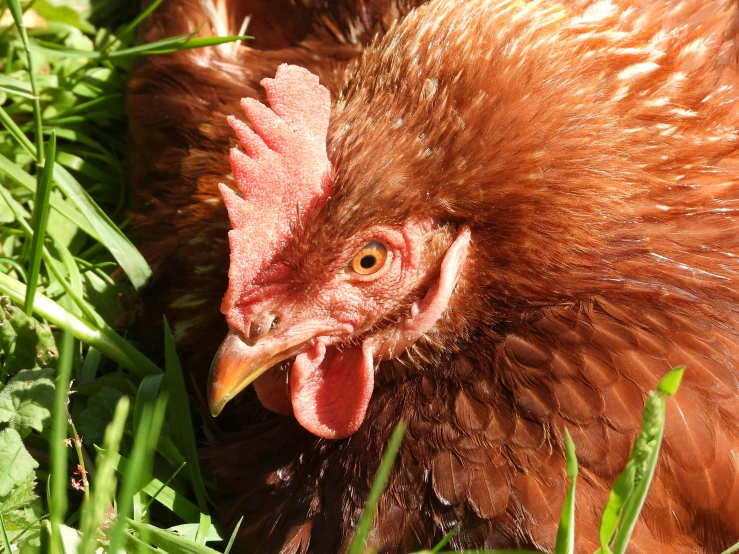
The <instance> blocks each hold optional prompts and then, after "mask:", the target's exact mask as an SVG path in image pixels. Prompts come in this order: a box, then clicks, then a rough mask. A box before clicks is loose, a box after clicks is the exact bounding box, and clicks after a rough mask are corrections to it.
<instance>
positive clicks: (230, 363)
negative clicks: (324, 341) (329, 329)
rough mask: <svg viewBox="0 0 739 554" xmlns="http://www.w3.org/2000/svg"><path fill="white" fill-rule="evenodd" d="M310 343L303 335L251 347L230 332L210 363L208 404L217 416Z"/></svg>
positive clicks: (259, 343) (211, 411)
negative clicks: (267, 373) (275, 367)
mask: <svg viewBox="0 0 739 554" xmlns="http://www.w3.org/2000/svg"><path fill="white" fill-rule="evenodd" d="M310 338H312V337H310ZM308 340H309V339H308ZM306 342H307V340H306V339H305V338H301V339H300V340H295V341H290V342H281V341H280V342H278V341H264V343H263V342H262V341H260V342H258V343H257V344H255V345H254V346H249V345H248V344H246V343H245V342H244V341H243V340H242V339H241V337H239V335H238V334H237V333H235V332H233V331H230V332H229V333H228V335H226V338H225V340H224V341H223V342H222V343H221V346H220V347H219V348H218V352H216V355H215V358H213V363H212V365H211V366H210V376H209V378H208V405H209V407H210V413H211V414H212V415H213V417H216V416H217V415H218V414H220V413H221V411H223V408H224V406H225V405H226V404H227V403H228V401H229V400H231V399H232V398H233V397H235V396H236V395H237V394H239V393H240V392H241V391H242V390H244V389H245V388H246V387H247V386H248V385H249V384H251V383H252V382H253V381H254V380H255V379H256V378H257V377H259V376H260V375H262V374H263V373H264V372H265V371H267V370H268V369H269V368H271V367H272V366H274V365H276V364H278V363H280V362H281V361H283V360H286V359H288V358H290V357H292V356H294V355H296V354H297V353H299V352H300V350H301V349H302V348H303V347H304V345H305V343H306Z"/></svg>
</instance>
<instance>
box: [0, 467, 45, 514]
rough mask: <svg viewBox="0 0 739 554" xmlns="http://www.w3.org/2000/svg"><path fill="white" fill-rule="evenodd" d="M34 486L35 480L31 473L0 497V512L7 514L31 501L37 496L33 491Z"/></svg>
mask: <svg viewBox="0 0 739 554" xmlns="http://www.w3.org/2000/svg"><path fill="white" fill-rule="evenodd" d="M35 487H36V481H35V480H34V478H33V475H31V476H30V477H29V478H28V479H26V480H25V481H23V482H21V483H17V484H16V486H15V487H13V489H12V490H11V491H10V493H9V494H7V495H5V496H2V497H0V514H8V513H9V512H12V511H14V510H18V509H19V508H24V507H25V506H27V505H28V504H30V503H31V502H33V501H34V500H35V499H36V498H37V496H36V493H35V492H34V491H33V489H34V488H35ZM24 519H25V518H24Z"/></svg>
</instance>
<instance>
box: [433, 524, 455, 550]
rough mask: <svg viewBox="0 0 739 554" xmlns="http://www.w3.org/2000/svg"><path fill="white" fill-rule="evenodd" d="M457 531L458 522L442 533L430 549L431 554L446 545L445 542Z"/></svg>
mask: <svg viewBox="0 0 739 554" xmlns="http://www.w3.org/2000/svg"><path fill="white" fill-rule="evenodd" d="M457 531H459V523H457V524H456V525H455V526H454V527H452V529H451V531H449V532H448V533H447V534H446V535H444V538H442V539H441V540H440V541H439V542H438V543H437V545H436V546H434V547H433V548H432V549H431V554H437V552H440V551H441V549H442V548H444V547H445V546H446V544H447V543H448V542H449V541H450V540H451V538H452V537H453V536H454V535H455V534H456V532H457Z"/></svg>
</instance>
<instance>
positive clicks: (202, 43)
mask: <svg viewBox="0 0 739 554" xmlns="http://www.w3.org/2000/svg"><path fill="white" fill-rule="evenodd" d="M253 38H254V37H251V36H249V35H233V36H228V37H197V38H191V39H189V40H187V41H184V42H183V41H181V42H179V43H176V44H175V46H174V47H171V48H166V47H165V48H161V47H160V48H153V46H154V43H151V44H148V45H145V46H149V47H150V48H148V49H146V50H144V51H142V52H139V55H146V56H153V55H161V54H171V53H173V52H180V51H182V50H191V49H193V48H204V47H207V46H217V45H219V44H226V43H229V42H237V41H241V40H251V39H253Z"/></svg>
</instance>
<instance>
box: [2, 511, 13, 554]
mask: <svg viewBox="0 0 739 554" xmlns="http://www.w3.org/2000/svg"><path fill="white" fill-rule="evenodd" d="M0 531H2V533H3V546H4V547H5V552H13V551H12V550H11V549H10V541H9V540H8V532H7V530H6V529H5V520H4V519H3V515H2V514H0Z"/></svg>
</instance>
